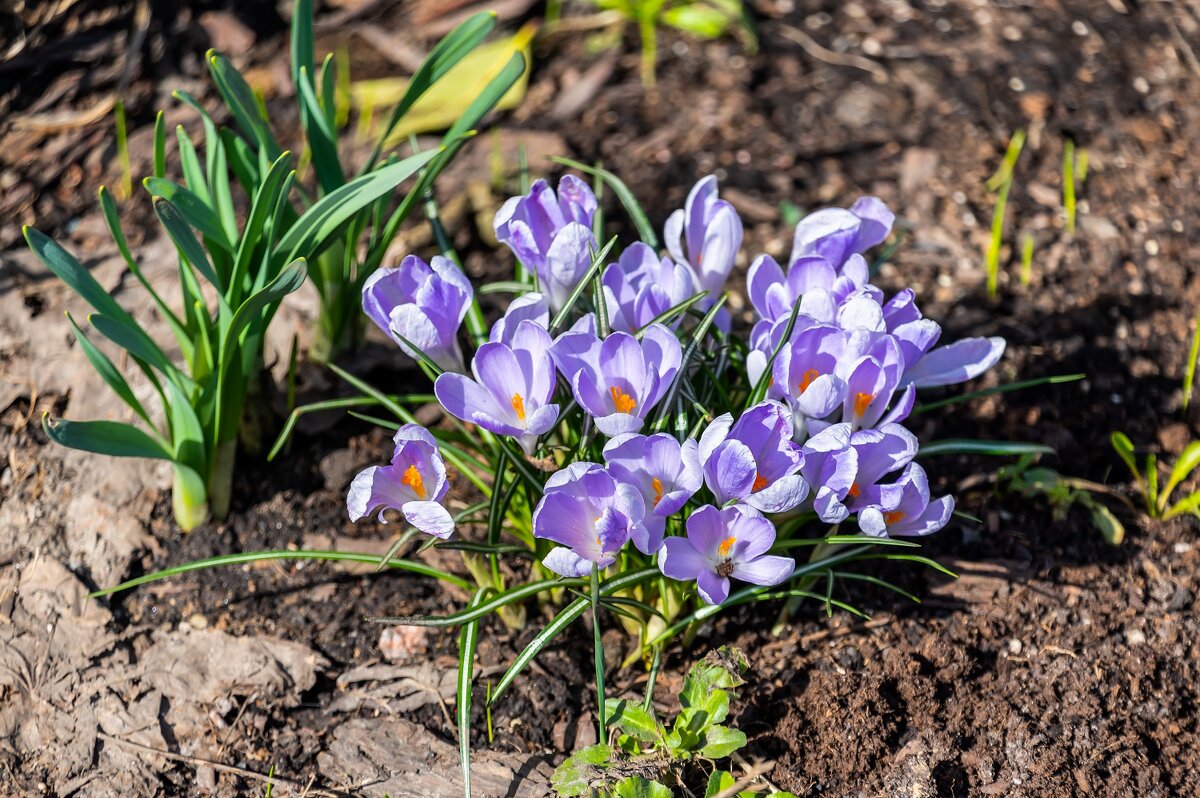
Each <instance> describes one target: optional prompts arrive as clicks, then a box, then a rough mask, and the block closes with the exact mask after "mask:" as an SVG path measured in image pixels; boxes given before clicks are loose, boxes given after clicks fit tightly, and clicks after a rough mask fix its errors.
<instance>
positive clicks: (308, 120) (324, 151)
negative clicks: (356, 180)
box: [296, 67, 346, 194]
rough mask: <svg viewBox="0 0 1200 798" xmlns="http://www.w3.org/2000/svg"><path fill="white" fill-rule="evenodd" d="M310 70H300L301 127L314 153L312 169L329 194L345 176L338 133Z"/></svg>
mask: <svg viewBox="0 0 1200 798" xmlns="http://www.w3.org/2000/svg"><path fill="white" fill-rule="evenodd" d="M311 69H312V67H301V68H300V80H299V82H298V83H297V84H296V86H297V95H298V99H299V102H300V123H301V125H302V126H303V127H304V135H305V139H306V140H307V141H308V146H309V149H310V150H311V152H312V165H313V169H315V170H316V173H317V180H318V182H320V184H321V190H322V191H324V192H325V193H326V194H329V193H331V192H333V191H336V190H337V188H338V187H339V186H342V185H344V184H345V182H346V176H345V174H344V173H343V172H342V164H341V162H340V161H339V160H338V149H337V131H336V130H334V128H333V125H332V123H331V122H330V121H329V118H328V117H327V116H326V115H325V113H324V111H323V109H322V108H321V103H320V101H319V100H318V99H317V94H316V90H315V88H314V87H313V81H312V77H311Z"/></svg>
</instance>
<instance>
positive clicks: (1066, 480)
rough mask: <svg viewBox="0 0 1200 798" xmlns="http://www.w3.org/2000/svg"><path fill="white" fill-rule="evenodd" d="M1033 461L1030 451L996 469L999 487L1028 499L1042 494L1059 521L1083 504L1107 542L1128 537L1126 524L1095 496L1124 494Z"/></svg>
mask: <svg viewBox="0 0 1200 798" xmlns="http://www.w3.org/2000/svg"><path fill="white" fill-rule="evenodd" d="M1033 462H1034V457H1033V455H1028V454H1027V455H1024V456H1022V457H1021V459H1020V460H1019V461H1018V462H1016V463H1014V464H1013V465H1010V466H1004V467H1003V468H1000V469H999V470H998V471H997V472H996V484H997V487H998V488H999V489H1000V490H1004V491H1009V492H1012V493H1017V494H1019V495H1021V496H1024V497H1027V498H1032V497H1038V496H1040V497H1042V498H1044V499H1046V500H1047V501H1048V502H1049V503H1050V506H1051V508H1052V509H1053V513H1054V520H1055V521H1058V522H1061V521H1064V520H1065V519H1066V517H1067V514H1068V513H1069V512H1070V511H1071V508H1072V507H1075V506H1078V507H1081V508H1082V509H1083V510H1085V511H1086V512H1087V513H1088V515H1089V516H1090V517H1091V519H1092V525H1093V526H1094V527H1095V528H1096V531H1097V532H1099V533H1100V536H1101V537H1102V538H1104V542H1105V543H1108V544H1109V545H1111V546H1119V545H1121V542H1122V541H1123V540H1124V539H1125V527H1124V526H1123V525H1122V524H1121V522H1120V521H1118V520H1117V517H1116V516H1115V515H1113V514H1112V511H1111V510H1109V509H1108V507H1106V506H1105V505H1104V504H1102V503H1101V502H1100V501H1099V500H1098V499H1096V497H1095V495H1096V494H1099V493H1105V494H1109V495H1116V496H1117V498H1119V499H1121V500H1122V501H1124V500H1125V499H1124V497H1122V496H1119V495H1117V494H1113V493H1112V491H1111V490H1110V489H1109V488H1107V487H1106V486H1104V485H1101V484H1099V483H1096V482H1091V481H1089V480H1086V479H1079V478H1078V477H1066V476H1063V475H1062V474H1060V473H1059V472H1057V471H1055V470H1054V469H1052V468H1045V467H1041V466H1037V467H1035V466H1034V464H1033Z"/></svg>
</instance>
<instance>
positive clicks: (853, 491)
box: [847, 482, 862, 499]
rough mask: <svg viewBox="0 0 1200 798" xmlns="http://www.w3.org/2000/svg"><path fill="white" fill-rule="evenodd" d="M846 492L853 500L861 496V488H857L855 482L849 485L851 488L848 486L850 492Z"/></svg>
mask: <svg viewBox="0 0 1200 798" xmlns="http://www.w3.org/2000/svg"><path fill="white" fill-rule="evenodd" d="M847 492H848V493H849V494H850V495H851V496H852V497H853V498H855V499H857V498H858V497H859V496H861V495H862V488H860V487H859V486H858V483H857V482H855V483H854V484H853V485H851V486H850V490H849V491H847Z"/></svg>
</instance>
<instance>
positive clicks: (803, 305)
mask: <svg viewBox="0 0 1200 798" xmlns="http://www.w3.org/2000/svg"><path fill="white" fill-rule="evenodd" d="M869 279H870V271H869V269H868V267H867V262H866V260H864V259H863V257H862V256H861V255H851V256H850V257H849V258H848V259H847V261H846V262H845V263H844V264H842V265H841V266H840V267H839V266H835V265H834V264H832V263H830V262H829V261H827V260H826V259H825V258H823V257H821V256H820V255H803V256H801V257H799V258H797V259H796V260H794V261H793V262H792V264H791V265H790V266H789V267H788V270H787V274H786V275H785V274H784V271H783V269H782V268H780V266H779V263H778V262H776V260H775V259H774V258H772V257H771V256H770V255H759V256H758V257H757V258H755V259H754V262H753V263H751V264H750V271H749V273H748V274H747V275H746V288H747V290H748V292H749V294H750V304H751V305H753V307H754V310H755V311H756V312H757V313H758V315H759V316H761V317H762V318H764V319H767V320H768V321H776V320H778V319H786V318H788V317H789V316H791V315H792V309H793V308H794V307H795V306H796V303H797V302H799V303H800V312H801V313H803V314H805V315H807V316H811V317H813V318H815V319H817V320H819V321H822V322H827V323H828V322H832V321H833V320H834V318H835V316H836V313H837V308H838V306H840V305H841V304H842V303H843V302H845V301H846V299H847V298H848V297H850V296H851V295H853V294H854V293H856V292H860V291H870V290H871V289H872V287H871V286H869V284H868V280H869Z"/></svg>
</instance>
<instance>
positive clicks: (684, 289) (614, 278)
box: [601, 241, 698, 333]
mask: <svg viewBox="0 0 1200 798" xmlns="http://www.w3.org/2000/svg"><path fill="white" fill-rule="evenodd" d="M601 282H602V283H603V285H604V298H605V304H606V306H607V308H608V321H609V326H610V327H611V328H612V329H614V330H620V331H622V332H627V333H636V332H637V331H638V330H640V329H641V328H642V327H645V326H646V325H647V324H649V323H650V322H651V321H653V320H654V319H655V318H657V317H658V316H660V315H662V314H663V313H666V312H667V311H668V310H670V309H671V308H673V307H675V306H676V305H678V304H680V303H681V302H683V301H685V300H687V299H689V298H691V297H692V296H694V295H695V294H696V293H697V292H698V289H697V288H696V282H695V279H694V277H693V276H692V271H691V269H689V268H688V267H687V265H685V264H682V263H676V262H675V261H673V260H671V259H670V258H665V257H664V258H660V257H659V256H658V255H657V254H656V253H655V252H654V250H652V249H651V248H650V247H648V246H646V245H645V244H643V243H642V242H640V241H638V242H637V243H635V244H632V245H630V246H629V247H628V248H627V249H626V250H625V251H624V252H622V253H621V257H620V258H619V259H618V260H617V262H616V263H610V264H609V265H608V266H607V267H606V268H605V269H604V276H603V277H602V278H601ZM678 324H679V319H676V320H675V321H674V322H672V325H673V326H674V325H678Z"/></svg>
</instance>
